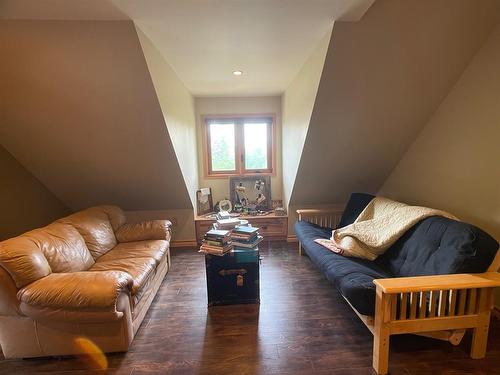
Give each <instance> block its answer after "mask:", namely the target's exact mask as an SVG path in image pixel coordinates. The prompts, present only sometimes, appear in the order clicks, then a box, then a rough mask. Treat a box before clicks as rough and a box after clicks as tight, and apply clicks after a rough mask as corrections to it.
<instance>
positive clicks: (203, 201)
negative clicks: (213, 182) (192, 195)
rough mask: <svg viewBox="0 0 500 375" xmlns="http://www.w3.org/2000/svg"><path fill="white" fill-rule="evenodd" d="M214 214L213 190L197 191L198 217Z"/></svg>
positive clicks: (203, 189)
mask: <svg viewBox="0 0 500 375" xmlns="http://www.w3.org/2000/svg"><path fill="white" fill-rule="evenodd" d="M212 212H214V202H213V198H212V188H202V189H198V190H197V191H196V213H197V215H198V216H202V215H206V214H209V213H212Z"/></svg>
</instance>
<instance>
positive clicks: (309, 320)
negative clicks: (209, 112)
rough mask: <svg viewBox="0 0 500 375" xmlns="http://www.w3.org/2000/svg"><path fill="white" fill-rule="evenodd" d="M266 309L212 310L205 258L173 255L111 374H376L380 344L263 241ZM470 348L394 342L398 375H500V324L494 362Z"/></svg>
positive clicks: (10, 366) (55, 370)
mask: <svg viewBox="0 0 500 375" xmlns="http://www.w3.org/2000/svg"><path fill="white" fill-rule="evenodd" d="M261 256H262V261H261V266H260V267H261V268H260V271H261V304H260V306H259V305H234V306H222V307H214V308H211V309H207V305H206V304H207V294H206V283H205V266H204V259H203V256H202V255H200V254H198V253H197V252H196V250H195V249H182V250H174V251H173V252H172V262H173V266H172V269H171V270H170V272H169V273H168V275H167V277H166V278H165V280H164V282H163V284H162V286H161V288H160V290H159V292H158V294H157V296H156V297H155V300H154V301H153V304H152V306H151V308H150V310H149V311H148V313H147V315H146V317H145V319H144V322H143V324H142V326H141V328H140V329H139V332H138V333H137V336H136V338H135V340H134V342H133V343H132V346H131V347H130V350H129V351H128V352H127V353H115V354H110V355H108V362H109V370H108V371H107V372H106V374H118V375H131V374H133V375H142V374H172V375H184V374H210V375H213V374H221V375H224V374H228V375H229V374H231V375H232V374H248V375H254V374H266V375H267V374H271V375H285V374H287V375H288V374H318V375H322V374H325V375H326V374H333V375H350V374H356V375H359V374H361V375H363V374H367V375H371V374H374V372H373V370H372V368H371V360H372V357H371V355H372V335H371V333H370V332H369V331H368V330H367V329H366V327H365V326H364V325H363V324H362V323H361V321H360V320H359V319H358V318H357V317H356V315H355V314H354V312H353V311H352V310H351V308H350V307H349V306H348V305H347V303H346V302H345V301H344V299H343V298H342V296H341V295H340V294H339V293H338V292H337V291H336V289H335V288H334V287H333V286H332V285H331V283H330V282H328V281H327V280H326V279H325V278H324V276H323V275H321V273H320V272H319V271H318V270H317V269H316V268H315V267H314V265H313V264H312V263H311V262H310V260H309V258H307V257H306V256H300V255H298V254H297V251H296V244H293V243H292V244H288V243H286V242H273V243H266V242H263V244H262V246H261ZM470 342H471V340H470V335H467V336H466V337H465V338H464V340H463V342H462V344H461V345H459V346H458V347H454V346H452V345H451V344H449V343H446V342H440V341H437V340H432V339H428V338H424V337H417V336H411V335H404V336H396V337H392V338H391V355H390V373H391V375H399V374H401V375H403V374H404V375H420V374H430V373H434V374H447V375H458V374H469V375H471V374H477V375H500V323H499V322H498V321H497V320H493V321H492V323H491V331H490V337H489V343H488V353H487V356H486V358H485V359H482V360H472V359H470V358H469V350H470ZM94 373H95V374H103V372H92V371H89V370H88V369H87V368H86V364H85V363H83V362H81V361H79V360H77V359H75V358H71V357H68V358H63V359H54V358H43V359H30V360H0V374H2V375H3V374H9V375H10V374H16V375H17V374H68V375H80V374H94Z"/></svg>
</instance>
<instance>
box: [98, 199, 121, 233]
mask: <svg viewBox="0 0 500 375" xmlns="http://www.w3.org/2000/svg"><path fill="white" fill-rule="evenodd" d="M98 208H100V209H101V210H103V211H104V212H106V214H107V215H108V218H109V222H110V223H111V227H112V228H113V230H114V231H115V232H116V231H117V230H118V228H120V227H121V226H122V225H123V224H125V222H126V217H125V213H124V212H123V210H122V209H121V208H120V207H118V206H111V205H105V206H99V207H98Z"/></svg>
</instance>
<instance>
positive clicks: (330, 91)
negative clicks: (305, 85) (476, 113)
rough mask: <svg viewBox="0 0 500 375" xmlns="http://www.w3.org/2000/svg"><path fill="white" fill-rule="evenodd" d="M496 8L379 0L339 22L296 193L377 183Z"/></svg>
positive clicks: (315, 198) (341, 194)
mask: <svg viewBox="0 0 500 375" xmlns="http://www.w3.org/2000/svg"><path fill="white" fill-rule="evenodd" d="M499 16H500V2H498V1H494V0H491V1H489V0H485V1H481V2H477V1H470V0H439V1H376V2H375V3H374V5H372V7H371V8H370V9H369V10H368V11H367V13H366V14H365V15H364V17H363V18H362V19H361V20H360V21H359V22H352V23H346V22H336V23H335V25H334V28H333V33H332V38H331V41H330V47H329V50H328V54H327V57H326V61H325V66H324V68H323V73H322V77H321V81H320V84H319V89H318V93H317V96H316V102H315V104H314V110H313V113H312V116H311V121H310V125H309V128H308V134H307V138H306V141H305V145H304V149H303V151H302V156H301V160H300V164H299V168H298V173H297V177H296V180H295V185H294V187H293V191H292V195H291V201H290V203H291V204H323V203H342V202H345V201H346V200H347V198H348V196H349V194H350V193H351V192H352V191H365V192H373V193H376V192H377V191H378V189H379V188H380V186H381V185H382V183H383V182H384V181H385V179H386V178H387V176H388V175H389V173H390V172H391V171H392V169H393V168H394V167H395V165H396V164H397V163H398V161H399V160H400V159H401V157H402V156H403V154H404V152H405V151H406V150H407V148H408V147H409V146H410V144H411V143H412V141H413V140H414V139H415V138H416V136H417V135H418V133H419V131H420V130H421V129H422V128H423V126H424V125H425V124H426V122H427V120H428V119H429V117H430V116H431V115H432V113H433V112H434V111H435V110H436V108H437V107H438V105H439V104H440V103H441V101H442V100H443V99H444V97H445V96H446V94H447V93H448V92H449V90H450V88H451V87H452V86H453V84H454V83H455V82H456V81H457V79H458V78H459V76H460V74H461V73H462V72H463V70H464V69H465V67H466V66H467V64H468V63H469V61H470V60H471V59H472V57H473V56H474V54H475V53H476V51H477V50H478V49H479V47H480V46H481V45H482V43H483V41H484V40H485V39H486V37H487V36H488V35H489V34H490V32H491V31H492V29H493V27H494V25H495V24H496V23H497V22H498V21H499Z"/></svg>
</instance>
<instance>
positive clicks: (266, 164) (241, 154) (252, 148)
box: [205, 117, 274, 177]
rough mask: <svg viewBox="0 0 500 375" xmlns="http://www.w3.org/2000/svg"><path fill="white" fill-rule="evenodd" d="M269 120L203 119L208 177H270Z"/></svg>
mask: <svg viewBox="0 0 500 375" xmlns="http://www.w3.org/2000/svg"><path fill="white" fill-rule="evenodd" d="M273 126H274V121H273V118H272V117H232V118H206V119H205V145H206V155H205V157H206V165H207V172H208V176H219V177H221V176H230V175H244V174H259V173H266V174H271V173H273V150H274V147H273V142H274V139H273V138H274V137H273V135H274V131H273Z"/></svg>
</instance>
